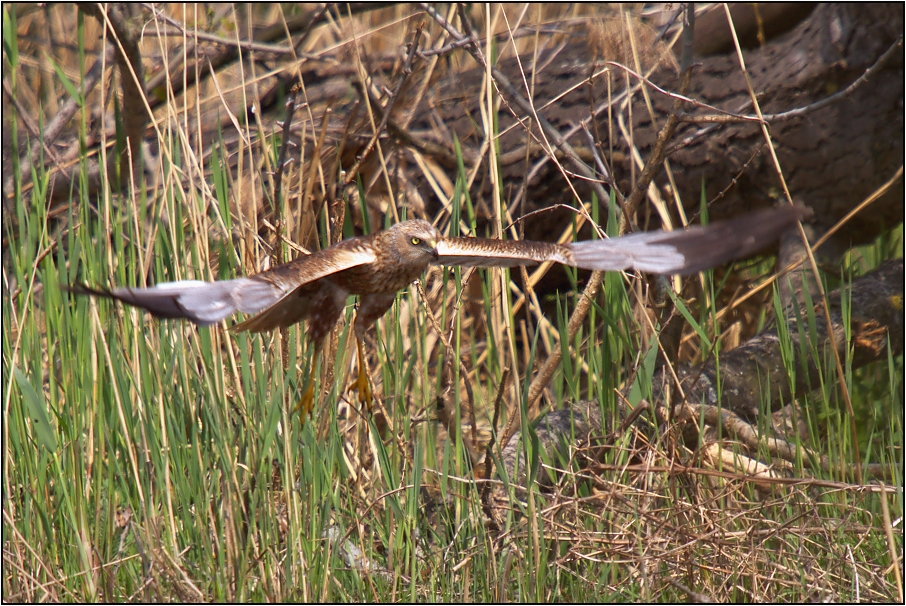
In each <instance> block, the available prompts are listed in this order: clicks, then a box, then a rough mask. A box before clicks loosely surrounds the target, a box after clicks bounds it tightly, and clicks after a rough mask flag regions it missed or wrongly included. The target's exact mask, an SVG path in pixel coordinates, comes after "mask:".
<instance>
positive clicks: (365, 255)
mask: <svg viewBox="0 0 906 606" xmlns="http://www.w3.org/2000/svg"><path fill="white" fill-rule="evenodd" d="M808 214H809V211H808V209H806V208H804V207H802V206H790V205H787V206H782V207H778V208H772V209H767V210H762V211H758V212H754V213H750V214H748V215H744V216H741V217H738V218H735V219H732V220H729V221H723V222H715V223H712V224H710V225H707V226H694V227H689V228H688V229H685V230H676V231H652V232H637V233H633V234H629V235H626V236H622V237H619V238H609V239H601V240H588V241H583V242H574V243H571V244H555V243H549V242H534V241H528V240H496V239H488V238H448V237H444V236H443V235H441V234H440V232H438V231H437V229H435V228H434V227H433V226H432V225H431V224H430V223H428V222H427V221H422V220H418V219H416V220H411V221H403V222H401V223H397V224H396V225H394V226H392V227H390V228H389V229H387V230H384V231H380V232H377V233H373V234H370V235H367V236H359V237H355V238H349V239H348V240H343V241H342V242H339V243H338V244H335V245H334V246H331V247H330V248H327V249H324V250H321V251H319V252H315V253H312V254H310V255H305V256H301V257H299V258H297V259H295V260H294V261H290V262H289V263H286V264H283V265H279V266H277V267H274V268H271V269H269V270H267V271H263V272H261V273H258V274H254V275H251V276H248V277H244V278H235V279H233V280H221V281H218V282H202V281H198V280H183V281H180V282H167V283H162V284H158V285H156V286H153V287H151V288H129V287H119V288H112V289H109V290H106V289H95V288H90V287H86V286H76V287H73V288H71V289H70V290H72V291H73V292H76V293H79V294H89V295H95V296H101V297H108V298H112V299H117V300H119V301H122V302H123V303H127V304H129V305H134V306H137V307H141V308H144V309H146V310H148V311H149V312H151V314H152V315H154V316H157V317H160V318H183V319H186V320H189V321H191V322H194V323H195V324H198V325H199V326H208V325H210V324H216V323H218V322H220V321H221V320H223V319H225V318H227V317H229V316H231V315H233V314H234V313H236V312H237V311H241V312H243V313H245V314H250V315H251V316H252V317H250V318H248V319H246V320H245V321H244V322H241V323H240V324H237V325H235V326H233V327H232V329H231V330H234V331H246V330H247V331H251V332H262V331H266V330H273V329H275V328H281V327H287V326H291V325H292V324H295V323H297V322H300V321H302V320H306V321H307V322H308V335H309V338H310V339H311V341H312V343H313V344H314V347H315V353H316V354H317V353H318V352H319V351H320V349H321V346H322V344H323V341H324V338H325V337H326V336H327V335H328V333H329V332H330V331H331V330H332V329H333V327H334V325H335V324H336V322H337V320H338V319H339V317H340V315H341V314H342V312H343V309H344V308H345V305H346V299H347V297H348V296H349V295H358V296H359V308H358V311H357V313H356V319H355V323H354V330H355V336H356V345H357V350H358V362H359V372H358V380H357V385H358V390H359V398H360V399H361V400H362V401H363V402H367V403H368V404H369V405H370V403H371V389H370V386H369V383H368V378H367V375H366V372H365V370H364V357H363V352H362V341H363V338H364V335H365V332H366V331H367V330H368V329H369V328H370V327H371V326H372V325H373V324H374V323H375V321H376V320H377V319H378V318H380V317H381V316H382V315H384V313H386V312H387V310H389V309H390V307H391V305H392V304H393V301H394V299H395V298H396V293H397V292H398V291H399V290H401V289H403V288H405V287H406V286H407V285H409V284H410V283H412V282H413V281H414V280H415V279H416V278H418V277H419V276H420V275H421V274H422V273H424V271H425V270H426V269H427V268H428V266H429V265H461V266H466V267H514V266H519V265H534V264H537V263H544V262H547V261H553V262H556V263H562V264H564V265H569V266H572V267H578V268H580V269H589V270H596V271H607V270H617V271H619V270H628V269H632V270H636V271H644V272H650V273H655V274H664V275H671V274H692V273H696V272H699V271H703V270H705V269H709V268H711V267H714V266H717V265H720V264H723V263H727V262H729V261H732V260H734V259H738V258H742V257H745V256H748V255H751V254H753V253H755V252H757V251H758V250H760V249H762V248H764V247H765V246H767V245H769V244H771V243H772V242H774V241H775V240H776V239H778V238H779V237H780V235H781V234H782V233H783V232H784V231H785V230H786V229H787V228H788V227H790V226H791V225H794V224H795V223H796V222H797V221H800V220H802V219H804V218H806V217H807V216H808ZM316 360H317V355H315V356H313V357H312V368H311V371H310V372H311V374H310V376H309V381H308V387H307V388H306V389H305V391H304V392H303V395H302V398H301V400H300V402H299V405H298V407H297V408H299V409H300V411H301V415H302V419H303V422H304V419H305V418H306V417H307V416H308V414H309V412H310V411H311V408H312V406H313V403H314V387H313V383H314V382H313V381H312V378H313V376H314V372H315V365H316Z"/></svg>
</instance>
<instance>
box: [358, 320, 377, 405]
mask: <svg viewBox="0 0 906 606" xmlns="http://www.w3.org/2000/svg"><path fill="white" fill-rule="evenodd" d="M355 346H356V350H357V353H358V366H359V376H358V379H357V380H356V382H355V389H356V391H358V392H359V402H361V403H362V404H364V405H365V406H366V407H367V408H368V412H371V404H372V402H373V400H374V394H373V393H372V391H371V381H369V380H368V368H367V362H366V361H365V352H364V350H363V349H362V347H363V345H362V339H360V338H359V337H358V335H356V340H355Z"/></svg>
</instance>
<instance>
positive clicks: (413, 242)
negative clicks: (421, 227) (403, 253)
mask: <svg viewBox="0 0 906 606" xmlns="http://www.w3.org/2000/svg"><path fill="white" fill-rule="evenodd" d="M409 241H410V242H412V246H418V245H419V244H421V243H422V240H421V238H412V239H411V240H409Z"/></svg>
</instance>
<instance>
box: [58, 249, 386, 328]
mask: <svg viewBox="0 0 906 606" xmlns="http://www.w3.org/2000/svg"><path fill="white" fill-rule="evenodd" d="M373 261H374V252H373V251H372V250H371V247H370V246H367V244H365V243H362V242H360V241H357V240H355V239H353V240H346V241H344V242H341V243H340V244H338V245H336V246H333V247H331V248H328V249H325V250H323V251H320V252H317V253H315V254H312V255H307V256H304V257H299V258H298V259H295V260H294V261H290V262H289V263H286V264H284V265H278V266H277V267H274V268H272V269H269V270H267V271H263V272H261V273H259V274H255V275H253V276H249V277H247V278H236V279H234V280H221V281H217V282H202V281H200V280H182V281H179V282H164V283H161V284H158V285H157V286H152V287H151V288H113V289H111V290H101V289H93V288H89V287H86V286H76V287H72V288H70V290H72V291H73V292H76V293H78V294H88V295H95V296H101V297H108V298H111V299H117V300H119V301H122V302H123V303H126V304H128V305H134V306H136V307H141V308H144V309H146V310H148V311H149V312H151V314H152V315H154V316H157V317H159V318H183V319H186V320H189V321H191V322H194V323H195V324H198V325H199V326H209V325H211V324H216V323H217V322H220V321H221V320H223V319H224V318H227V317H229V316H231V315H232V314H234V313H236V312H237V311H241V312H243V313H246V314H257V313H259V312H262V311H263V312H264V313H265V314H266V313H267V310H268V309H270V308H272V307H275V306H276V307H279V308H280V309H281V312H280V315H281V316H282V317H284V318H294V321H295V322H298V321H300V320H302V319H304V316H305V313H304V309H303V314H302V315H301V316H300V315H299V314H288V313H287V311H286V309H285V307H286V305H283V306H282V307H281V305H280V304H281V302H283V301H284V299H286V298H287V297H289V296H291V295H292V293H293V292H295V291H296V290H298V289H300V288H301V287H304V286H306V285H308V284H312V283H314V282H316V281H318V280H321V279H322V278H326V277H329V276H331V275H333V274H335V273H337V272H340V271H343V270H346V269H349V268H351V267H357V266H359V265H365V264H367V263H371V262H373ZM262 315H263V314H262ZM297 316H298V317H297ZM244 324H245V323H244Z"/></svg>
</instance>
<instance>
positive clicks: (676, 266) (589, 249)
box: [569, 205, 811, 275]
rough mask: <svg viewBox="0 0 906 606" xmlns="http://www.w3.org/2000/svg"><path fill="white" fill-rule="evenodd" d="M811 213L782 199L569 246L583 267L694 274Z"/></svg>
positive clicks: (742, 253)
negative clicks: (669, 227) (739, 212)
mask: <svg viewBox="0 0 906 606" xmlns="http://www.w3.org/2000/svg"><path fill="white" fill-rule="evenodd" d="M810 215H811V210H809V209H807V208H805V207H804V206H790V205H786V206H780V207H777V208H771V209H766V210H762V211H758V212H754V213H749V214H746V215H743V216H741V217H737V218H736V219H732V220H729V221H717V222H714V223H712V224H710V225H696V226H693V227H690V228H688V229H685V230H676V231H652V232H643V233H636V234H630V235H628V236H623V237H621V238H610V239H608V240H589V241H586V242H574V243H572V244H570V245H569V248H570V250H571V251H572V253H573V258H574V261H575V262H574V265H575V266H576V267H580V268H582V269H594V270H598V271H605V270H623V269H635V270H639V271H647V272H651V273H655V274H665V275H670V274H694V273H696V272H699V271H704V270H706V269H709V268H711V267H716V266H718V265H722V264H724V263H727V262H729V261H733V260H735V259H741V258H743V257H747V256H751V255H753V254H754V253H756V252H758V251H759V250H761V249H763V248H765V247H766V246H768V245H769V244H772V243H773V242H775V241H776V240H777V239H778V238H779V237H780V235H781V234H782V233H783V232H784V231H786V229H787V228H789V227H790V226H792V225H795V224H796V222H797V221H802V220H804V219H806V218H808V217H809V216H810Z"/></svg>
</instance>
